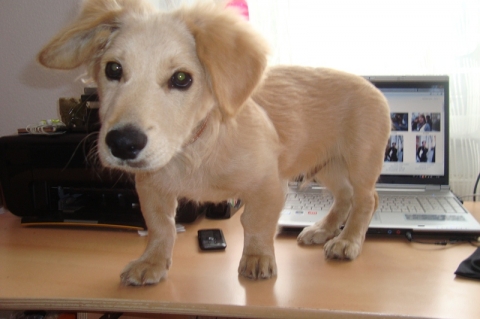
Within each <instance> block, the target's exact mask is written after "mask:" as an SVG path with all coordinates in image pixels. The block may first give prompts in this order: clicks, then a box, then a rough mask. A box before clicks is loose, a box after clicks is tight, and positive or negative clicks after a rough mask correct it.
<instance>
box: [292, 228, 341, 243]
mask: <svg viewBox="0 0 480 319" xmlns="http://www.w3.org/2000/svg"><path fill="white" fill-rule="evenodd" d="M338 234H340V229H336V230H334V231H328V230H326V229H324V228H322V227H318V226H317V225H312V226H308V227H305V228H304V229H303V230H302V232H301V233H300V234H299V235H298V237H297V242H298V243H299V244H304V245H313V244H324V243H325V242H327V240H329V239H332V238H334V237H336V236H338Z"/></svg>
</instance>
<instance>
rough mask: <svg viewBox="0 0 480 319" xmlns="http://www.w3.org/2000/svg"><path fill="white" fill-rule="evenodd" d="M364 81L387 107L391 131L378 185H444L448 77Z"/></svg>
mask: <svg viewBox="0 0 480 319" xmlns="http://www.w3.org/2000/svg"><path fill="white" fill-rule="evenodd" d="M365 78H367V79H368V80H369V81H371V82H372V83H373V84H374V85H375V86H376V87H377V88H379V89H380V90H381V91H382V93H383V94H384V95H385V97H386V98H387V100H388V103H389V106H390V118H391V121H392V130H391V133H390V138H389V140H388V143H387V145H385V156H384V163H383V169H382V175H381V177H380V179H379V183H388V184H395V183H398V184H425V185H426V184H435V185H448V136H449V134H448V109H449V108H448V102H449V79H448V77H447V76H367V77H365Z"/></svg>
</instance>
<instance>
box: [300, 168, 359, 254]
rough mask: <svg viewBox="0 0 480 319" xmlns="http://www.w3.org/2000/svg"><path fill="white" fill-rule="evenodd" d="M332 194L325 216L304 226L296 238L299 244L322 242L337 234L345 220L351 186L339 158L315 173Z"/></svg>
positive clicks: (347, 212) (349, 207) (351, 192)
mask: <svg viewBox="0 0 480 319" xmlns="http://www.w3.org/2000/svg"><path fill="white" fill-rule="evenodd" d="M316 179H318V180H319V181H321V182H322V184H323V185H324V186H326V187H327V188H328V189H329V190H330V191H331V192H332V194H333V197H334V202H333V205H332V208H331V209H330V212H329V213H328V215H327V216H325V218H323V219H322V220H320V221H318V222H317V223H315V224H314V225H312V226H308V227H305V228H304V229H303V231H302V232H301V233H300V235H299V236H298V238H297V241H298V242H299V243H301V244H306V245H310V244H324V243H325V242H327V241H328V240H330V239H332V238H334V237H336V236H338V234H340V232H341V229H340V228H341V226H342V225H343V224H344V223H345V221H346V220H347V217H348V214H349V212H350V209H351V206H352V196H353V188H352V185H351V184H350V181H349V180H348V171H347V169H346V167H345V165H344V163H343V161H342V160H341V159H338V160H335V159H334V160H332V161H330V162H329V163H328V164H327V165H326V166H325V167H324V168H323V169H322V170H321V171H319V172H318V173H317V175H316Z"/></svg>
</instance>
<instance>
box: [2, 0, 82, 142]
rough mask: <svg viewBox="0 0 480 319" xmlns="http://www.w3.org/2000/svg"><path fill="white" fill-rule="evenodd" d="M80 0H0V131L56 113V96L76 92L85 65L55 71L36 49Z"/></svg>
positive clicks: (7, 132) (79, 90)
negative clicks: (43, 62) (38, 58)
mask: <svg viewBox="0 0 480 319" xmlns="http://www.w3.org/2000/svg"><path fill="white" fill-rule="evenodd" d="M79 3H80V1H79V0H34V1H32V0H0V30H1V31H0V136H4V135H11V134H15V133H16V130H17V128H19V127H25V126H27V125H28V124H33V123H36V122H38V121H39V120H41V119H48V118H57V117H59V116H58V113H57V103H58V98H59V97H80V94H81V93H82V92H83V87H84V85H83V84H82V82H81V81H80V80H79V79H77V78H78V77H79V75H80V74H81V73H83V70H76V71H53V70H48V69H45V68H43V67H41V66H40V65H39V64H38V63H37V62H36V60H35V59H36V54H37V52H38V51H39V50H40V49H41V48H42V47H43V45H45V44H46V43H47V42H48V41H49V40H50V38H51V37H53V36H54V35H55V34H56V33H57V32H58V31H59V30H60V29H61V28H62V27H63V26H65V25H66V24H67V23H68V21H69V20H71V19H73V18H74V17H75V16H76V14H77V12H78V6H79Z"/></svg>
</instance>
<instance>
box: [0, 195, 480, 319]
mask: <svg viewBox="0 0 480 319" xmlns="http://www.w3.org/2000/svg"><path fill="white" fill-rule="evenodd" d="M465 206H467V208H469V210H470V211H472V212H474V215H475V216H476V217H477V218H478V217H480V204H479V203H467V204H466V205H465ZM239 217H240V214H238V213H237V214H235V215H234V216H233V217H232V218H231V219H228V220H207V219H199V220H198V221H196V222H195V223H193V224H190V225H186V232H184V233H179V234H178V235H177V242H176V245H175V250H174V256H173V265H172V268H171V270H170V273H169V276H168V278H167V280H165V281H162V282H161V283H160V284H158V285H154V286H147V287H124V286H122V285H120V279H119V275H120V272H121V271H122V268H123V267H124V265H125V264H126V263H127V262H129V261H130V260H133V259H135V258H137V257H138V256H139V255H140V254H141V253H142V252H143V249H144V247H145V244H146V238H144V237H140V236H138V235H137V234H136V233H135V232H127V231H112V230H98V229H69V228H24V227H21V226H20V221H19V219H18V218H17V217H15V216H13V215H11V214H10V213H5V214H1V215H0V309H46V310H50V309H56V310H73V311H80V312H87V311H97V312H104V311H115V312H134V313H165V314H187V315H192V314H196V315H206V316H230V317H242V318H243V317H254V318H287V317H289V318H290V317H291V318H365V317H392V318H399V317H402V318H404V317H425V318H426V317H429V318H430V317H435V318H478V316H479V314H480V303H479V302H478V297H479V296H480V282H477V281H473V280H468V279H462V278H456V277H455V275H454V271H455V270H456V268H457V267H458V265H459V264H460V262H461V261H462V260H464V259H466V258H467V257H468V256H470V255H471V254H472V253H473V251H474V250H475V247H473V246H472V245H470V244H460V245H454V246H446V247H443V246H430V245H421V244H414V243H409V242H408V241H407V240H405V239H404V238H397V239H395V238H367V240H366V242H365V245H364V247H363V252H362V254H361V255H360V257H359V258H358V259H356V260H354V261H351V262H345V261H331V260H325V259H324V257H323V250H322V247H321V246H313V247H311V246H308V247H307V246H299V245H297V242H296V240H295V237H294V236H291V235H288V234H287V235H285V234H284V235H279V236H278V237H277V238H276V240H275V248H276V257H277V265H278V272H279V273H278V276H277V277H276V278H274V279H271V280H265V281H250V280H248V279H245V278H243V277H239V276H238V275H237V267H238V261H239V260H240V257H241V254H242V248H243V231H242V227H241V225H240V220H239ZM202 228H221V229H222V230H223V232H224V235H225V238H226V241H227V243H228V247H227V249H226V250H225V251H216V252H204V251H201V250H200V249H199V247H198V242H197V238H196V236H197V230H198V229H202Z"/></svg>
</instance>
